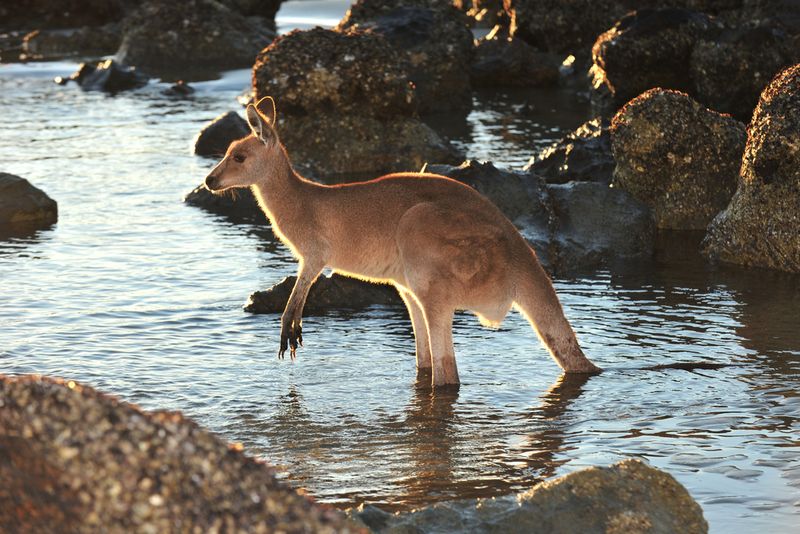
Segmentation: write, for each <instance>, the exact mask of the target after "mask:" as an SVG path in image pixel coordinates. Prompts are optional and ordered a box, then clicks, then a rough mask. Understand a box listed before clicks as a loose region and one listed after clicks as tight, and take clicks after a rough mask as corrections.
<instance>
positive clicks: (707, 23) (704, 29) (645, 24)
mask: <svg viewBox="0 0 800 534" xmlns="http://www.w3.org/2000/svg"><path fill="white" fill-rule="evenodd" d="M717 29H718V28H717V26H716V25H715V24H714V23H713V22H712V21H711V19H710V18H709V17H708V16H707V15H704V14H702V13H697V12H694V11H689V10H686V9H679V8H663V9H639V10H638V11H635V12H633V13H630V14H628V15H626V16H625V17H623V18H622V19H621V20H620V21H619V22H617V23H616V24H615V25H614V27H612V28H611V29H610V30H608V31H606V32H605V33H603V34H602V35H600V36H599V37H598V38H597V41H596V42H595V43H594V47H593V48H592V60H593V63H594V64H593V66H592V69H591V74H592V77H593V79H592V89H593V92H594V93H599V95H600V97H599V98H598V96H596V95H593V98H594V104H595V108H596V109H597V110H598V111H605V109H603V108H606V107H608V104H606V103H605V102H601V100H603V95H604V93H605V92H606V91H607V92H608V93H609V94H610V96H611V102H610V104H611V111H613V110H615V109H617V108H618V107H619V106H621V105H622V104H624V103H625V102H627V101H628V100H630V99H631V98H633V97H635V96H637V95H639V94H641V93H643V92H644V91H646V90H647V89H651V88H653V87H663V88H668V89H678V90H681V91H690V90H691V88H692V83H691V79H690V69H688V68H687V66H688V65H689V60H690V57H691V54H692V50H693V49H694V46H695V43H697V41H699V40H700V39H701V38H709V37H710V36H712V35H713V32H714V31H716V30H717Z"/></svg>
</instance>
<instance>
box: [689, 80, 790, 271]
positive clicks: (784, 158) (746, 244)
mask: <svg viewBox="0 0 800 534" xmlns="http://www.w3.org/2000/svg"><path fill="white" fill-rule="evenodd" d="M703 245H704V253H705V254H706V255H708V256H709V257H711V258H713V259H718V260H721V261H725V262H730V263H738V264H740V265H751V266H758V267H770V268H773V269H780V270H783V271H790V272H800V64H799V65H795V66H794V67H790V68H788V69H786V70H785V71H783V72H782V73H780V74H779V75H778V76H777V77H776V78H775V79H774V80H773V81H772V82H771V83H770V84H769V86H768V87H767V89H766V90H765V91H764V93H763V94H762V95H761V99H760V101H759V103H758V107H757V108H756V111H755V113H754V115H753V120H752V122H751V123H750V126H749V128H748V137H747V146H746V147H745V151H744V159H743V160H742V166H741V177H740V179H739V184H738V189H737V190H736V194H735V195H734V196H733V199H732V200H731V202H730V205H728V207H727V208H726V209H725V210H724V211H723V212H722V213H720V214H719V215H718V216H717V217H716V218H715V219H714V221H713V222H712V223H711V225H709V227H708V234H707V235H706V238H705V240H704V243H703Z"/></svg>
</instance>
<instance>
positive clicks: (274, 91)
mask: <svg viewBox="0 0 800 534" xmlns="http://www.w3.org/2000/svg"><path fill="white" fill-rule="evenodd" d="M253 92H254V96H255V99H256V100H258V99H260V98H263V97H265V96H272V97H273V98H275V100H276V102H277V103H278V106H279V109H278V111H279V114H280V115H281V116H286V115H289V116H303V115H315V114H320V113H335V114H337V115H344V114H354V115H359V116H364V115H369V116H373V117H382V118H388V117H395V116H411V115H413V114H414V113H415V112H416V110H417V102H416V96H415V93H414V90H413V88H412V86H411V84H410V83H409V78H408V72H407V65H406V63H405V60H404V58H403V57H402V56H401V55H400V53H398V52H397V51H395V50H394V49H393V48H392V46H391V45H390V44H389V43H388V42H387V41H386V39H384V38H383V37H382V36H380V35H375V34H371V33H367V32H362V31H357V30H350V31H346V32H335V31H331V30H325V29H322V28H314V29H311V30H307V31H299V30H296V31H293V32H290V33H288V34H286V35H283V36H281V37H279V38H277V39H276V40H275V41H274V42H273V43H272V44H271V45H270V46H269V47H267V48H266V49H264V50H263V51H262V52H261V53H260V54H258V57H257V58H256V63H255V65H254V66H253Z"/></svg>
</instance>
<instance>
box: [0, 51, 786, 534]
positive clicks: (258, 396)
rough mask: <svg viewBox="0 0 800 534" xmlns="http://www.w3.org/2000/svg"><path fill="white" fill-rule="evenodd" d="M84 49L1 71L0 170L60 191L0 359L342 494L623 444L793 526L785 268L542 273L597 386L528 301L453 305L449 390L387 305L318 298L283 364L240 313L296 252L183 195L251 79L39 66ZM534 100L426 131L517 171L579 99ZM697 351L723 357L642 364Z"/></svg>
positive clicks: (687, 480) (586, 457)
mask: <svg viewBox="0 0 800 534" xmlns="http://www.w3.org/2000/svg"><path fill="white" fill-rule="evenodd" d="M74 68H75V66H74V65H71V64H64V63H50V64H32V65H11V66H6V65H3V66H0V109H2V111H3V121H2V122H0V170H2V171H5V172H12V173H15V174H18V175H20V176H23V177H26V178H28V179H29V180H31V182H33V183H34V184H35V185H37V186H39V187H41V188H42V189H44V190H45V191H47V193H48V194H50V195H51V196H52V197H53V198H55V199H56V200H57V201H58V202H59V211H60V215H59V222H58V224H57V225H56V226H54V227H53V228H51V229H49V230H45V231H42V232H39V233H37V234H35V235H33V236H28V237H26V238H12V239H6V240H3V241H0V324H2V328H0V372H3V373H42V374H47V375H55V376H62V377H68V378H72V379H76V380H80V381H83V382H86V383H88V384H91V385H93V386H95V387H97V388H99V389H102V390H105V391H110V392H112V393H115V394H117V395H120V396H121V397H122V398H124V399H126V400H129V401H132V402H136V403H138V404H140V405H142V406H143V407H145V408H148V409H163V408H166V409H179V410H182V411H184V412H185V413H187V414H188V415H190V416H192V417H194V418H196V419H197V420H198V421H199V422H200V423H201V424H203V425H205V426H207V427H208V428H210V429H211V430H213V431H215V432H218V433H220V434H222V435H224V436H225V437H226V438H228V439H230V440H233V441H238V442H242V443H243V444H244V445H245V446H246V447H247V449H248V450H249V451H250V453H251V454H255V455H259V456H262V457H264V458H265V459H267V460H269V461H270V462H271V463H273V464H275V465H277V466H278V467H279V469H281V471H282V473H283V476H284V477H286V478H287V479H288V480H289V481H290V482H291V483H292V484H294V485H295V486H297V487H302V488H305V489H306V490H307V491H309V492H310V493H311V494H313V495H315V496H316V497H317V498H319V499H320V500H321V501H325V502H331V503H335V504H336V505H339V506H342V507H347V506H351V505H354V504H358V503H361V502H371V503H374V504H378V505H382V506H384V507H386V508H389V509H397V510H404V509H409V508H412V507H416V506H420V505H424V504H427V503H431V502H434V501H437V500H442V499H453V498H464V497H475V496H491V495H498V494H504V493H508V492H513V491H518V490H522V489H526V488H528V487H530V486H531V485H532V484H534V483H536V482H538V481H540V480H542V479H544V478H546V477H550V476H553V475H560V474H564V473H567V472H570V471H573V470H576V469H579V468H581V467H584V466H589V465H597V464H608V463H611V462H614V461H616V460H618V459H621V458H625V457H630V456H634V457H640V458H644V459H646V460H647V461H649V462H650V463H652V464H653V465H655V466H657V467H660V468H663V469H666V470H667V471H669V472H670V473H672V474H673V475H674V476H676V477H677V478H678V480H680V481H681V482H682V483H683V484H684V485H686V487H687V488H688V489H689V491H690V492H691V493H692V495H693V496H694V497H695V498H696V499H697V500H698V501H699V502H700V503H701V504H702V506H703V509H704V511H705V514H706V517H707V518H708V520H709V522H710V524H711V529H712V531H714V532H745V531H755V530H757V529H768V531H769V532H790V531H791V530H792V529H793V527H794V528H796V525H797V524H798V522H800V515H799V513H800V461H798V455H799V454H800V439H798V430H800V429H799V428H798V426H799V425H798V421H800V396H798V393H797V392H798V386H799V385H800V319H798V315H797V311H798V302H800V279H799V278H798V277H792V276H785V275H780V274H775V273H768V272H764V271H758V272H751V271H742V270H734V269H725V270H714V269H711V268H709V267H707V266H706V265H705V264H703V263H702V262H701V261H699V260H698V259H697V258H696V257H694V256H693V255H691V254H686V255H681V254H679V253H670V254H665V255H662V257H661V258H660V260H659V261H657V262H655V263H654V264H653V265H652V267H650V268H646V269H643V270H641V271H640V272H638V273H635V274H620V273H609V272H597V273H590V274H587V275H585V276H583V277H575V278H570V279H556V280H555V283H556V286H557V290H558V292H559V294H560V295H561V298H562V301H563V303H564V306H565V308H566V311H567V315H568V316H569V318H570V319H571V321H572V323H573V325H574V327H575V329H576V330H577V331H578V334H579V337H580V339H581V341H582V343H583V345H584V347H585V349H586V352H587V353H588V354H590V355H591V357H592V359H593V360H594V361H595V362H597V363H598V364H599V365H601V366H602V367H604V368H606V369H607V371H606V372H605V373H603V374H602V375H600V376H597V377H593V378H591V379H588V380H583V379H569V380H561V379H559V378H558V376H559V373H558V368H557V367H556V365H555V364H554V363H553V362H552V361H550V359H549V358H548V356H547V355H546V353H545V351H544V349H543V348H542V347H541V346H540V345H539V343H538V341H537V340H536V337H535V335H534V334H533V332H532V331H531V329H530V328H529V327H528V326H527V325H526V324H525V323H524V321H523V320H522V319H521V317H519V316H518V315H511V316H509V318H508V319H507V321H506V322H505V323H504V325H503V328H502V329H501V330H499V331H491V330H486V329H483V328H481V327H480V326H479V325H478V322H477V320H476V319H474V318H473V317H471V316H468V315H462V316H459V317H457V320H456V325H455V343H456V351H457V353H458V362H459V366H460V373H461V377H462V380H463V384H462V387H461V389H460V391H459V392H458V393H457V394H452V393H449V394H438V393H437V394H435V395H432V394H431V393H430V390H428V389H426V388H424V387H418V384H417V383H416V382H415V370H414V354H413V352H414V347H413V345H414V344H413V336H412V332H411V325H410V323H409V321H408V319H407V317H406V314H405V312H404V311H403V310H402V309H395V308H373V309H370V310H367V311H365V312H361V313H338V314H331V315H328V316H325V317H309V318H307V319H306V320H305V321H304V323H305V324H304V329H305V333H306V347H305V348H304V349H302V350H301V351H300V353H299V357H298V360H297V361H296V362H291V361H289V360H278V359H277V358H276V357H275V354H276V351H277V347H278V334H279V326H278V317H277V316H272V315H266V316H253V315H248V314H246V313H244V312H243V311H242V309H241V307H242V304H243V303H244V302H245V300H246V299H247V296H248V294H249V293H251V292H252V291H254V290H257V289H263V288H265V287H268V286H269V285H271V284H273V283H275V282H277V281H279V280H280V279H281V278H282V277H283V276H285V275H287V274H290V273H292V272H293V271H294V268H295V265H294V261H293V260H292V259H291V257H290V256H289V254H288V253H287V251H286V250H285V249H284V248H283V247H282V246H280V245H279V244H278V243H276V242H275V241H274V240H273V238H272V237H271V234H270V233H269V230H268V229H266V228H265V227H259V226H250V225H241V224H240V225H236V224H232V223H230V222H228V221H227V220H225V219H224V218H221V217H217V216H214V215H211V214H208V213H205V212H203V211H201V210H198V209H195V208H192V207H189V206H186V205H184V204H182V202H181V198H182V195H183V194H184V193H186V192H187V191H189V190H190V189H191V188H192V187H194V186H195V185H197V184H198V183H199V182H200V180H201V178H202V177H203V176H204V175H205V173H206V171H207V169H208V168H210V167H211V166H212V165H213V163H214V162H213V161H211V160H205V159H201V158H197V157H194V156H192V155H191V145H192V137H193V136H194V135H195V134H196V133H197V131H199V129H200V128H201V127H202V125H203V124H204V123H206V122H207V121H208V120H210V119H212V118H213V117H215V116H216V115H218V114H220V113H222V112H225V111H228V110H230V109H235V108H236V103H235V101H234V98H235V97H236V96H237V95H238V94H239V93H240V92H241V91H242V89H243V88H244V87H245V85H246V84H247V79H248V73H247V72H246V71H239V72H234V73H230V74H228V75H226V76H225V77H223V78H222V79H221V80H217V81H214V82H207V83H201V84H197V85H196V87H197V89H198V91H197V93H196V94H195V95H194V96H192V97H191V98H190V99H185V100H180V99H171V98H168V97H165V96H162V95H161V94H160V91H161V89H163V87H164V86H161V85H158V84H151V85H149V86H148V87H145V88H143V89H141V90H137V91H134V92H130V93H122V94H120V95H118V96H116V97H109V96H106V95H103V94H99V93H84V92H82V91H81V90H80V89H78V88H76V87H74V86H67V87H59V86H56V85H55V84H53V83H52V82H51V79H52V77H53V76H55V75H65V74H69V73H70V72H71V71H72V70H74ZM545 96H547V95H544V94H541V93H537V94H533V95H528V96H525V95H521V94H519V93H516V94H514V93H508V94H506V95H505V96H495V97H491V96H489V95H484V94H479V95H477V96H476V109H475V111H473V112H472V113H471V114H470V115H469V117H468V118H467V119H466V121H461V122H460V123H458V122H457V123H455V124H452V123H451V124H448V125H446V126H442V125H441V124H439V125H438V126H437V127H439V128H440V129H443V130H444V131H446V132H447V133H448V134H449V135H451V136H453V137H454V138H455V142H456V143H457V144H459V145H460V146H462V147H463V148H465V149H466V150H467V152H468V153H469V155H470V156H471V157H478V158H485V157H489V158H491V159H493V160H494V161H495V162H496V163H497V164H498V165H505V166H514V167H519V166H521V165H523V164H524V163H525V162H526V161H527V159H528V158H529V157H530V155H531V154H533V153H534V152H535V150H534V147H536V146H541V145H543V144H547V143H549V142H550V141H552V140H553V139H556V138H558V137H560V136H561V135H563V133H564V132H565V131H568V130H569V129H571V128H573V127H575V126H577V125H578V124H579V123H580V122H581V121H582V120H583V119H584V118H585V113H586V110H585V107H583V106H582V105H580V104H574V103H573V104H571V103H570V102H569V101H565V100H564V99H563V98H562V97H558V96H555V97H552V95H551V97H552V101H551V102H550V103H547V104H542V102H545V101H546V99H545ZM526 100H530V102H528V103H527V104H526V102H525V101H526ZM552 110H555V111H552ZM680 239H682V238H680ZM680 239H679V241H680ZM687 361H689V362H696V361H713V362H718V363H724V364H727V366H726V367H723V368H720V369H700V370H694V371H687V370H682V369H670V368H666V369H661V370H643V369H642V368H644V367H648V366H657V365H669V364H673V363H675V362H687Z"/></svg>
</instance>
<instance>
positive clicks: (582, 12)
mask: <svg viewBox="0 0 800 534" xmlns="http://www.w3.org/2000/svg"><path fill="white" fill-rule="evenodd" d="M504 5H505V6H506V11H507V12H508V13H509V14H510V16H511V32H512V34H513V35H514V36H515V37H518V38H520V39H522V40H524V41H526V42H528V43H529V44H530V45H532V46H534V47H535V48H538V49H539V50H545V51H548V52H560V53H575V52H579V51H581V50H582V49H585V48H588V47H591V45H592V43H593V42H594V41H595V39H596V38H597V36H598V35H599V34H601V33H602V32H604V31H606V30H607V29H608V28H610V27H611V26H612V25H613V24H614V21H616V20H617V19H618V18H619V17H621V16H622V15H624V14H625V13H626V12H627V9H626V8H624V7H623V6H621V5H620V3H619V2H617V1H615V0H570V1H569V2H564V1H560V0H505V2H504Z"/></svg>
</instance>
